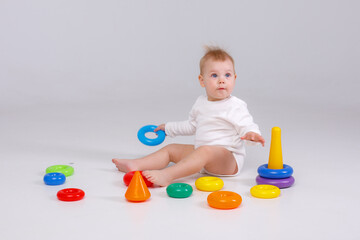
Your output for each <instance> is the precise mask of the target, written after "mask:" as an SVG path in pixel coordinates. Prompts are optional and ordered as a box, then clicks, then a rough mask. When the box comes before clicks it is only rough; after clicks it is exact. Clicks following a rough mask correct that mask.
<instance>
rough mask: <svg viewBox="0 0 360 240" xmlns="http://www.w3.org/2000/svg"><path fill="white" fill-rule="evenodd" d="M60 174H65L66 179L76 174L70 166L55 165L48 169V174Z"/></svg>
mask: <svg viewBox="0 0 360 240" xmlns="http://www.w3.org/2000/svg"><path fill="white" fill-rule="evenodd" d="M53 172H59V173H63V174H64V175H65V176H66V177H69V176H71V175H73V174H74V168H73V167H71V166H68V165H54V166H51V167H48V168H47V169H46V173H53Z"/></svg>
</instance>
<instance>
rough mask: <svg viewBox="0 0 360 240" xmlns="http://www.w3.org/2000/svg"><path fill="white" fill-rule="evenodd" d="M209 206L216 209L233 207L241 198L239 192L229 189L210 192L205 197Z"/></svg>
mask: <svg viewBox="0 0 360 240" xmlns="http://www.w3.org/2000/svg"><path fill="white" fill-rule="evenodd" d="M207 202H208V204H209V205H210V207H213V208H217V209H234V208H237V207H238V206H240V204H241V202H242V198H241V196H240V195H239V194H237V193H235V192H230V191H218V192H213V193H210V194H209V196H208V197H207Z"/></svg>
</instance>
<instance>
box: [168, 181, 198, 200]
mask: <svg viewBox="0 0 360 240" xmlns="http://www.w3.org/2000/svg"><path fill="white" fill-rule="evenodd" d="M192 192H193V188H192V187H191V186H190V185H189V184H187V183H173V184H170V185H169V186H168V187H167V188H166V193H167V194H168V195H169V197H172V198H187V197H190V195H191V194H192Z"/></svg>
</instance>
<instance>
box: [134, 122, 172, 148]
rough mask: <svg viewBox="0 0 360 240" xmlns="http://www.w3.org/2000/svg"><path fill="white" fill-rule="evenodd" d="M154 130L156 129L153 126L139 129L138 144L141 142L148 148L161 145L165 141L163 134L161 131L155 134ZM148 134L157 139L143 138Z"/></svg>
mask: <svg viewBox="0 0 360 240" xmlns="http://www.w3.org/2000/svg"><path fill="white" fill-rule="evenodd" d="M155 128H157V126H155V125H146V126H144V127H142V128H140V130H139V131H138V134H137V136H138V139H139V140H140V142H142V143H143V144H145V145H148V146H156V145H159V144H160V143H162V142H163V141H164V140H165V132H164V131H163V130H159V131H157V132H155V131H154V130H155ZM148 132H154V133H155V134H156V135H157V136H158V137H157V138H147V137H146V136H145V134H146V133H148Z"/></svg>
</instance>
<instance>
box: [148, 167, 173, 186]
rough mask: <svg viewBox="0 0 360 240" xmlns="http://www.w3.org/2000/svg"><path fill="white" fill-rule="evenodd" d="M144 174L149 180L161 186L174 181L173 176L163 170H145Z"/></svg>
mask: <svg viewBox="0 0 360 240" xmlns="http://www.w3.org/2000/svg"><path fill="white" fill-rule="evenodd" d="M143 175H144V177H146V178H147V180H149V181H150V182H152V183H154V184H156V185H159V186H161V187H166V186H168V185H169V184H170V183H171V181H172V179H171V177H170V176H168V175H167V174H166V173H164V172H163V171H161V170H148V171H143Z"/></svg>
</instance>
